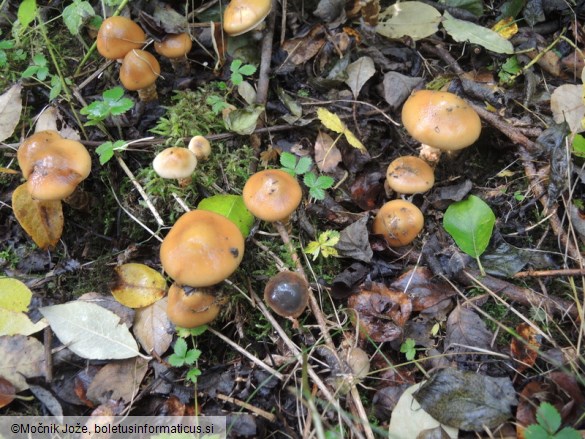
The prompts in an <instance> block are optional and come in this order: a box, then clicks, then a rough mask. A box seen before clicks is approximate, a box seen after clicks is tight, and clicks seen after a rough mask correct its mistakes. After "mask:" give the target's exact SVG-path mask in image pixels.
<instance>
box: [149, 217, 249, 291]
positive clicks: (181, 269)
mask: <svg viewBox="0 0 585 439" xmlns="http://www.w3.org/2000/svg"><path fill="white" fill-rule="evenodd" d="M243 256H244V237H243V236H242V233H241V232H240V230H239V229H238V227H237V226H236V225H235V224H234V223H233V222H232V221H230V220H229V219H227V218H226V217H224V216H222V215H220V214H218V213H215V212H208V211H205V210H193V211H191V212H187V213H185V214H183V215H182V216H181V217H180V218H179V219H178V220H177V222H176V223H175V225H174V226H173V227H172V228H171V230H170V232H169V233H168V235H167V236H166V237H165V239H164V240H163V242H162V244H161V247H160V260H161V263H162V266H163V268H164V269H165V271H166V272H167V273H168V275H169V276H170V277H171V278H173V279H174V281H175V282H177V283H179V284H181V285H189V286H191V287H208V286H211V285H215V284H218V283H220V282H221V281H223V280H225V279H227V278H228V277H229V276H230V275H231V274H232V273H233V272H234V271H236V269H237V268H238V266H239V265H240V262H241V261H242V258H243Z"/></svg>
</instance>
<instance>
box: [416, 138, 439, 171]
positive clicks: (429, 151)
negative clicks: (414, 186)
mask: <svg viewBox="0 0 585 439" xmlns="http://www.w3.org/2000/svg"><path fill="white" fill-rule="evenodd" d="M441 153H442V151H441V150H440V149H439V148H433V147H432V146H429V145H425V144H424V143H421V145H420V154H419V157H420V158H421V159H423V160H424V161H425V162H427V163H428V164H429V165H430V166H431V167H432V168H433V169H434V168H436V167H437V164H438V163H439V160H440V159H441Z"/></svg>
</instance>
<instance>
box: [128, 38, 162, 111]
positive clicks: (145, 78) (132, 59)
mask: <svg viewBox="0 0 585 439" xmlns="http://www.w3.org/2000/svg"><path fill="white" fill-rule="evenodd" d="M159 76H160V65H159V63H158V61H157V60H156V58H155V57H154V55H153V54H151V53H149V52H146V51H145V50H138V49H132V50H131V51H130V52H128V53H127V54H126V56H124V60H123V61H122V66H121V67H120V82H121V83H122V85H123V86H124V87H125V88H126V89H127V90H132V91H138V97H139V98H140V100H141V101H142V102H150V101H154V100H156V99H158V94H157V92H156V85H155V82H156V79H157V78H158V77H159Z"/></svg>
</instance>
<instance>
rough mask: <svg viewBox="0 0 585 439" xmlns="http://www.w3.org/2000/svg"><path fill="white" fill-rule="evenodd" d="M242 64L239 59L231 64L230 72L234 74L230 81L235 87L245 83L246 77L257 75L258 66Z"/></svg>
mask: <svg viewBox="0 0 585 439" xmlns="http://www.w3.org/2000/svg"><path fill="white" fill-rule="evenodd" d="M242 64H243V63H242V61H241V60H239V59H234V60H233V61H232V63H231V64H230V71H231V72H232V75H231V77H230V80H231V81H232V84H233V85H240V84H241V83H242V82H243V81H244V76H252V75H253V74H254V73H256V66H253V65H252V64H244V65H242Z"/></svg>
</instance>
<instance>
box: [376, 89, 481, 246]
mask: <svg viewBox="0 0 585 439" xmlns="http://www.w3.org/2000/svg"><path fill="white" fill-rule="evenodd" d="M402 123H403V124H404V127H405V128H406V130H407V131H408V133H409V134H410V135H411V136H412V137H413V138H414V139H415V140H417V141H419V142H421V143H422V148H421V154H420V157H416V156H404V157H399V158H397V159H396V160H394V161H393V162H392V163H390V165H389V166H388V170H387V172H386V183H387V185H388V187H389V188H390V189H392V190H393V191H394V192H395V193H397V194H399V195H407V194H408V195H411V194H417V193H423V192H426V191H428V190H430V189H431V188H432V187H433V185H434V183H435V175H434V166H435V165H436V164H437V162H438V160H439V157H440V155H441V152H442V151H450V152H451V151H457V150H460V149H463V148H466V147H468V146H470V145H471V144H473V143H474V142H475V141H476V140H477V139H478V138H479V135H480V133H481V121H480V119H479V116H478V114H477V113H476V111H475V110H474V109H473V108H472V107H471V106H469V104H467V103H466V102H465V101H464V100H463V99H461V98H459V97H458V96H457V95H455V94H453V93H449V92H440V91H432V90H420V91H417V92H415V93H413V94H412V95H411V96H410V97H409V98H408V99H407V100H406V102H405V103H404V106H403V107H402ZM423 226H424V218H423V214H422V212H421V211H420V209H419V208H418V207H416V206H415V205H414V204H413V203H411V202H410V201H406V200H403V199H397V200H392V201H389V202H387V203H386V204H384V205H383V206H382V207H381V208H380V210H379V212H378V214H377V215H376V217H375V218H374V223H373V224H372V231H373V232H374V233H375V234H379V235H382V236H384V238H385V239H386V242H387V243H388V245H389V246H390V247H401V246H405V245H408V244H410V243H411V242H412V241H413V240H414V239H415V238H416V237H417V236H418V234H419V233H420V232H421V230H422V229H423Z"/></svg>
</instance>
